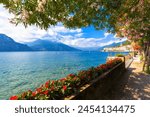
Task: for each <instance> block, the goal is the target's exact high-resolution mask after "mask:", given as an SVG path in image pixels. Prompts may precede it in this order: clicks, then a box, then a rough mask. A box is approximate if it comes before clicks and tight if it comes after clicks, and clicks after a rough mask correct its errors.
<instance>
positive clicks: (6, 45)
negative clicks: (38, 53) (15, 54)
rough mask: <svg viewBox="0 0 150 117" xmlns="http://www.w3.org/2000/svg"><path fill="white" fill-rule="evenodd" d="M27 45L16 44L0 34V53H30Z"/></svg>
mask: <svg viewBox="0 0 150 117" xmlns="http://www.w3.org/2000/svg"><path fill="white" fill-rule="evenodd" d="M31 50H32V49H31V48H30V47H28V46H27V45H24V44H21V43H17V42H15V41H14V40H13V39H12V38H10V37H8V36H7V35H5V34H0V51H31Z"/></svg>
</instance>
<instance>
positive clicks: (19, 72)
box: [0, 52, 116, 99]
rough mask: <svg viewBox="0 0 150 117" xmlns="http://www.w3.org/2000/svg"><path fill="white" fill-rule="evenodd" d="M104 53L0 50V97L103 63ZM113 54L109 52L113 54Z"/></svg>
mask: <svg viewBox="0 0 150 117" xmlns="http://www.w3.org/2000/svg"><path fill="white" fill-rule="evenodd" d="M109 54H110V53H107V52H0V99H9V97H10V96H11V95H16V94H18V93H20V92H23V91H26V90H28V89H31V90H34V89H35V88H36V87H38V86H40V85H41V84H43V83H44V82H45V81H47V80H49V79H59V78H63V77H65V76H66V75H67V74H69V73H77V72H78V71H79V70H81V69H87V68H89V67H92V66H98V65H99V64H102V63H105V62H106V58H107V56H108V55H109ZM115 54H116V53H111V55H115Z"/></svg>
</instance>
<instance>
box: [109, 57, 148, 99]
mask: <svg viewBox="0 0 150 117" xmlns="http://www.w3.org/2000/svg"><path fill="white" fill-rule="evenodd" d="M142 66H143V64H142V63H140V62H138V61H137V60H136V59H134V60H133V61H132V63H131V64H130V66H129V67H128V68H127V70H126V71H125V73H124V74H123V76H122V77H121V78H122V80H121V82H119V84H118V87H117V88H116V89H114V90H113V92H112V93H111V96H110V97H109V99H111V100H150V75H148V74H146V73H143V72H142Z"/></svg>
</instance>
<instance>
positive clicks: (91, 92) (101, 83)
mask: <svg viewBox="0 0 150 117" xmlns="http://www.w3.org/2000/svg"><path fill="white" fill-rule="evenodd" d="M124 71H125V62H122V63H120V64H118V65H116V66H115V67H114V68H112V69H110V70H109V71H108V72H106V73H104V74H103V75H101V76H99V77H98V78H96V79H95V80H94V81H92V82H91V83H89V84H87V85H85V86H83V87H81V90H80V91H79V93H78V94H76V95H72V96H71V97H69V98H66V99H69V100H99V99H106V95H107V94H108V93H110V92H111V91H112V90H113V88H115V87H116V85H117V83H118V82H119V81H120V80H121V78H120V77H121V74H122V73H123V72H124Z"/></svg>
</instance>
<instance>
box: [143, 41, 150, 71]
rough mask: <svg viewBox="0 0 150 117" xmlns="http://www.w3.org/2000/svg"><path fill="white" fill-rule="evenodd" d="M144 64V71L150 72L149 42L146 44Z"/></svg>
mask: <svg viewBox="0 0 150 117" xmlns="http://www.w3.org/2000/svg"><path fill="white" fill-rule="evenodd" d="M144 54H145V56H144V65H143V71H146V72H149V71H150V47H149V43H147V44H146V45H145V49H144Z"/></svg>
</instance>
